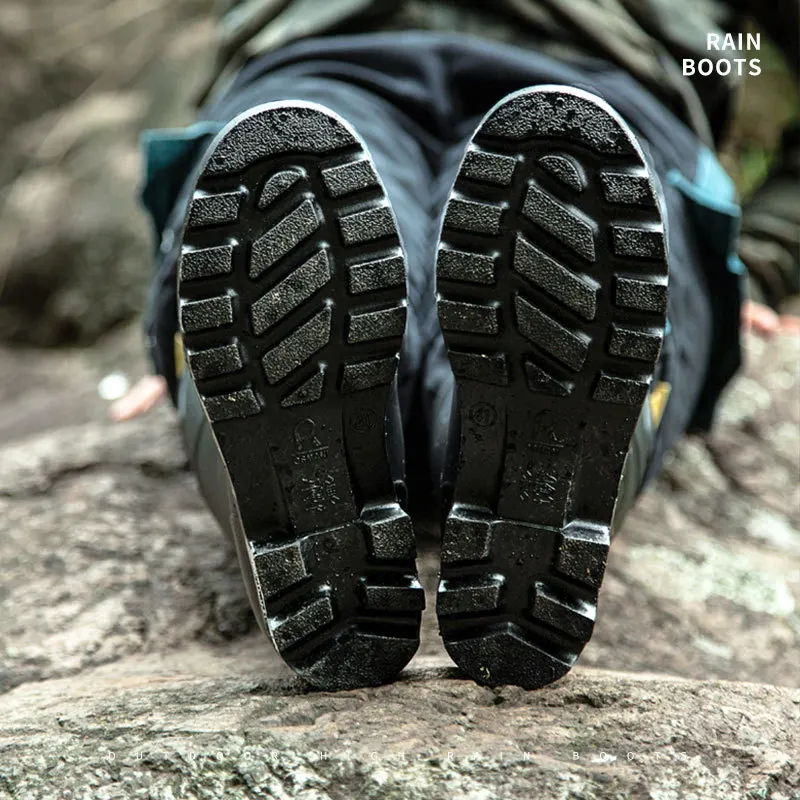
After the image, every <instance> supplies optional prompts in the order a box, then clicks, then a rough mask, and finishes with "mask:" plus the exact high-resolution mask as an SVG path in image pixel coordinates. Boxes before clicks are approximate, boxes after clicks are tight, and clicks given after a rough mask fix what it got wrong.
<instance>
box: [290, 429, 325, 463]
mask: <svg viewBox="0 0 800 800" xmlns="http://www.w3.org/2000/svg"><path fill="white" fill-rule="evenodd" d="M294 449H295V454H294V456H293V458H292V462H293V463H294V464H309V463H313V462H315V461H324V460H325V459H326V458H327V457H328V448H327V447H324V446H323V444H322V442H320V440H319V437H318V436H317V424H316V422H314V420H313V419H304V420H301V421H300V422H298V423H297V425H295V426H294Z"/></svg>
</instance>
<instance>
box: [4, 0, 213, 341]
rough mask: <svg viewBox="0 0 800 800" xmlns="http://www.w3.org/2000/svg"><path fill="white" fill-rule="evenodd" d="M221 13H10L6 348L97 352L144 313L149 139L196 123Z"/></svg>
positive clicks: (68, 8) (115, 5)
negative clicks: (141, 196)
mask: <svg viewBox="0 0 800 800" xmlns="http://www.w3.org/2000/svg"><path fill="white" fill-rule="evenodd" d="M210 5H211V0H144V1H143V2H139V3H129V2H107V1H106V0H4V2H3V3H2V4H0V148H2V158H1V159H0V241H2V243H3V247H2V249H1V250H0V340H8V341H15V342H25V343H32V344H37V345H52V344H63V343H73V342H80V343H86V342H91V341H94V340H95V339H97V338H98V336H100V335H101V334H103V333H105V332H106V331H107V330H109V329H110V328H112V327H113V326H114V325H117V324H118V323H120V322H122V321H124V320H127V319H130V318H131V317H133V316H134V315H136V314H138V313H139V311H140V309H141V307H142V304H143V301H144V296H145V290H146V286H147V284H148V282H149V278H150V274H151V271H152V267H151V264H150V261H151V259H150V254H151V252H152V248H153V243H152V241H151V234H150V231H149V229H148V224H147V221H146V220H145V217H144V214H142V213H141V212H140V211H139V209H138V204H137V198H136V194H137V193H136V186H137V185H138V184H139V182H140V174H141V166H142V165H141V158H140V152H139V141H138V140H139V132H140V131H141V130H142V129H143V128H147V127H156V126H163V125H171V124H183V123H184V122H186V121H187V120H189V119H190V117H191V111H190V108H189V102H188V100H189V98H190V96H191V95H192V93H193V92H194V90H195V89H196V88H197V85H198V84H199V82H200V81H201V80H202V78H203V72H204V69H203V66H202V64H204V63H205V61H206V59H207V58H210V54H209V49H208V43H209V40H210V37H211V31H212V28H211V23H210V21H209V20H207V19H205V18H204V16H203V15H204V12H206V11H207V10H208V9H209V8H210Z"/></svg>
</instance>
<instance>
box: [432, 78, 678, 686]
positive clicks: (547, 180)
mask: <svg viewBox="0 0 800 800" xmlns="http://www.w3.org/2000/svg"><path fill="white" fill-rule="evenodd" d="M483 151H487V152H490V153H493V154H502V155H504V156H506V157H507V158H509V159H512V160H513V163H514V165H515V166H514V170H513V174H512V177H511V179H510V180H509V182H508V183H503V182H502V181H500V180H498V172H497V164H498V162H496V161H495V160H492V159H482V158H480V157H476V155H474V154H475V153H476V152H477V153H479V152H483ZM501 163H506V162H501ZM507 163H509V164H511V163H512V162H511V161H509V162H507ZM482 170H483V172H484V174H481V172H482ZM656 196H657V195H656V190H655V187H654V184H653V182H652V180H651V178H650V175H649V173H648V168H647V166H646V164H645V161H644V157H643V154H642V152H641V149H640V148H639V146H638V144H637V142H636V140H635V137H634V136H633V134H632V133H631V132H630V130H629V129H628V128H627V127H626V126H625V124H624V123H623V122H622V120H621V119H620V118H619V117H618V115H617V114H616V113H615V112H613V111H612V110H611V109H610V108H609V107H608V106H607V105H606V104H605V103H604V102H603V101H601V100H599V99H598V98H595V97H593V96H591V95H589V94H587V93H585V92H582V91H580V90H576V89H570V88H566V87H540V88H537V89H532V90H525V91H522V92H519V93H517V94H516V95H513V96H511V97H510V98H508V99H506V100H505V101H503V102H502V103H500V104H498V106H496V107H495V109H493V110H492V111H491V112H490V113H489V115H487V118H486V119H485V120H484V122H483V123H482V124H481V126H480V127H479V129H478V131H477V133H476V135H475V137H474V141H473V143H472V144H471V145H470V146H469V148H468V155H467V156H466V158H465V160H464V166H463V167H462V170H461V172H460V173H459V176H458V178H457V179H456V183H455V187H454V189H453V193H452V195H451V199H450V204H449V206H448V208H447V210H446V211H445V221H444V227H443V234H442V242H441V244H440V249H439V255H438V259H437V285H438V293H439V315H440V321H441V323H442V329H443V332H444V336H445V341H446V343H447V347H448V352H449V356H450V361H451V365H452V368H453V371H454V373H455V376H456V380H457V383H458V390H459V391H458V397H459V400H460V404H461V413H460V421H461V426H460V427H461V453H460V457H459V459H458V472H457V475H456V477H455V485H454V487H453V489H452V493H453V501H454V502H453V506H452V508H451V510H450V512H449V515H448V518H447V520H446V523H445V527H444V532H443V541H442V571H441V582H440V586H439V592H438V597H437V610H438V613H439V621H440V629H441V632H442V636H443V638H444V642H445V645H446V647H447V649H448V651H449V652H450V654H451V655H452V657H453V658H454V659H455V661H456V663H457V664H458V665H459V666H460V667H461V668H462V669H463V670H464V671H465V672H466V673H467V674H468V675H470V676H471V677H472V678H474V679H475V680H477V681H479V682H481V683H486V684H489V685H497V684H502V683H515V684H518V685H520V686H523V687H526V688H536V687H539V686H543V685H545V684H547V683H550V682H551V681H554V680H557V679H558V678H560V677H561V676H563V675H564V674H565V673H566V672H567V671H568V670H569V669H570V668H571V666H572V664H573V663H574V662H575V660H576V659H577V658H578V656H579V654H580V652H581V650H582V649H583V647H584V645H585V644H586V642H587V641H588V640H589V637H590V636H591V633H592V629H593V626H594V621H595V614H596V604H597V594H598V590H599V588H600V585H601V582H602V579H603V574H604V571H605V565H606V559H607V556H608V550H609V545H610V528H611V523H612V516H613V510H614V505H615V501H616V493H617V488H618V482H619V477H620V474H621V470H622V465H623V461H624V457H625V454H626V452H627V448H628V446H629V443H630V439H631V437H632V435H633V431H634V428H635V425H636V422H637V419H638V417H639V412H640V410H641V407H642V404H643V403H644V402H645V400H646V397H647V393H648V390H649V384H650V381H651V379H652V375H653V372H654V370H655V365H656V362H657V359H658V357H659V353H660V349H661V343H662V340H663V336H664V328H665V324H666V308H667V274H668V270H667V264H666V247H665V241H664V228H663V224H662V219H661V216H660V211H659V208H658V204H657V202H656ZM493 209H494V211H493V212H492V213H491V214H490V213H489V211H490V210H493ZM473 307H480V308H491V309H493V310H494V311H495V312H496V314H497V320H498V325H497V332H496V333H494V332H493V335H492V336H491V338H487V335H486V334H487V331H486V322H485V317H484V316H480V315H479V314H478V313H476V312H473V311H471V310H470V309H472V308H473ZM481 313H482V314H484V315H485V312H481ZM492 330H493V331H494V328H493V329H492ZM492 475H494V476H495V477H494V478H492V477H491V476H492Z"/></svg>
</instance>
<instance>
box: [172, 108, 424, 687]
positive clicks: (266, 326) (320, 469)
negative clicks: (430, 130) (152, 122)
mask: <svg viewBox="0 0 800 800" xmlns="http://www.w3.org/2000/svg"><path fill="white" fill-rule="evenodd" d="M356 201H357V203H356ZM348 203H349V205H348ZM182 245H183V246H182V260H181V266H180V272H179V298H180V318H181V325H182V332H183V337H184V344H185V347H186V350H187V353H188V364H189V368H190V370H191V373H192V376H193V378H194V380H195V383H196V386H197V389H198V391H199V393H200V397H201V399H202V401H203V404H204V406H205V409H206V413H207V416H208V417H209V420H210V421H211V423H212V429H213V431H214V434H215V437H216V439H217V444H218V445H219V448H220V451H221V453H222V456H223V458H224V460H225V462H226V464H227V467H228V471H229V473H230V475H231V479H232V482H233V487H234V492H235V494H236V496H237V500H238V507H239V511H240V515H241V521H242V531H241V536H242V537H243V539H244V542H243V544H244V547H243V548H242V552H243V553H244V554H247V559H249V564H247V565H246V568H247V569H249V570H250V573H251V575H252V579H253V582H254V585H255V589H256V592H257V594H258V599H259V604H260V605H259V607H257V608H255V609H254V610H255V611H256V614H257V616H259V617H260V622H261V623H262V627H264V629H265V630H266V631H267V632H268V633H269V635H270V637H271V639H272V641H273V643H274V644H275V646H276V648H277V649H278V651H279V652H280V653H281V655H282V656H283V657H284V659H285V660H286V661H287V663H289V664H290V665H291V666H292V667H293V668H294V669H295V671H296V672H297V673H298V674H299V675H301V676H303V677H304V678H305V679H307V680H308V681H310V682H311V683H313V684H314V685H316V686H319V687H321V688H324V689H341V688H354V687H357V686H365V685H376V684H380V683H383V682H386V681H388V680H391V679H393V678H394V677H395V676H396V675H397V673H398V672H399V671H400V670H401V669H402V668H403V667H404V666H405V664H406V663H407V662H408V661H409V660H410V658H411V657H412V655H413V654H414V652H415V651H416V649H417V647H418V644H419V623H420V612H421V610H422V607H423V606H424V593H423V592H422V589H421V587H420V586H419V583H418V581H417V576H416V567H415V557H416V550H415V546H414V533H413V528H412V526H411V521H410V519H409V518H408V516H407V515H406V514H405V512H404V511H403V510H402V509H401V508H400V506H399V505H398V503H397V501H396V498H395V495H394V485H393V483H392V479H391V476H390V472H389V467H388V463H386V450H385V427H384V420H385V417H386V405H387V402H388V400H389V397H390V392H391V391H392V388H391V385H392V383H393V381H394V378H395V374H396V371H397V364H398V357H399V351H400V345H401V340H402V335H403V328H404V326H405V315H406V308H405V284H406V278H405V258H404V255H403V251H402V248H401V244H400V240H399V236H398V234H397V227H396V224H395V220H394V215H393V213H392V210H391V208H390V207H389V204H388V200H387V198H386V196H385V192H384V189H383V186H382V185H381V183H380V180H379V179H378V176H377V173H376V171H375V167H374V165H373V163H372V160H371V158H370V157H369V154H368V153H367V151H366V148H365V146H364V145H363V143H362V142H361V141H360V139H359V138H358V137H357V135H356V134H355V133H354V132H353V130H352V129H351V128H350V127H349V126H348V125H347V124H346V123H345V122H344V121H343V120H341V119H340V118H339V117H337V116H336V115H335V114H334V113H333V112H330V111H327V110H325V109H323V108H321V107H319V106H314V105H312V104H304V103H288V104H269V105H267V106H262V107H259V108H256V109H253V110H252V111H250V112H247V113H246V114H244V115H242V116H240V117H239V118H238V119H237V120H235V121H234V122H233V123H231V124H230V125H229V126H228V127H227V128H226V129H225V131H223V133H222V134H221V135H220V136H219V137H218V138H217V140H216V141H215V143H214V144H213V145H212V148H211V153H210V155H209V156H208V157H207V160H206V162H205V165H204V168H203V172H202V173H201V175H200V177H199V179H198V182H197V186H196V191H195V194H194V200H193V205H192V209H191V210H190V212H189V214H188V215H187V224H186V227H185V230H184V234H183V243H182ZM355 299H357V301H358V302H357V304H356V303H354V302H353V301H354V300H355Z"/></svg>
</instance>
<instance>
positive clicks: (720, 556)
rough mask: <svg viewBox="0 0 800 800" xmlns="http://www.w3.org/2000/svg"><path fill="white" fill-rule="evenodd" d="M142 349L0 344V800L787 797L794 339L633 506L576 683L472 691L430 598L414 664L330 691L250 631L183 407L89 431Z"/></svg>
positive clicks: (752, 371)
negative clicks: (294, 670)
mask: <svg viewBox="0 0 800 800" xmlns="http://www.w3.org/2000/svg"><path fill="white" fill-rule="evenodd" d="M134 341H135V337H134V336H133V335H130V336H128V335H127V334H126V335H125V336H123V337H121V338H119V339H117V340H115V341H113V342H111V343H110V344H109V345H108V347H107V349H106V350H104V351H102V352H100V353H97V354H94V355H92V356H87V355H86V354H84V353H80V352H75V353H73V354H67V355H65V356H63V357H62V358H61V360H60V362H59V363H58V364H55V363H52V364H50V363H49V362H47V364H41V363H40V364H39V365H38V366H37V363H36V362H35V360H32V359H30V358H29V357H28V358H23V357H22V356H21V354H19V353H14V352H0V367H2V368H3V369H4V374H12V375H13V374H17V375H21V376H24V380H23V381H15V380H12V381H9V382H8V383H7V384H5V385H3V387H2V388H0V419H4V418H5V416H6V414H5V412H6V411H9V412H10V414H11V418H12V419H17V420H20V423H19V424H18V425H16V426H15V425H11V424H9V425H0V441H2V440H5V444H3V445H2V446H1V447H0V450H1V452H0V563H2V565H3V571H2V573H0V798H1V797H14V798H40V797H41V798H97V797H102V798H124V797H142V798H158V799H159V800H160V799H161V798H164V800H166V799H167V798H217V797H219V798H222V797H232V798H288V797H299V798H304V800H316V799H317V798H320V799H321V798H331V799H332V800H339V798H342V800H344V798H401V797H402V798H406V797H408V798H423V800H424V799H425V798H438V797H447V798H450V799H452V798H469V799H470V800H490V799H491V798H495V797H502V798H505V797H525V798H527V797H537V798H573V799H578V798H580V799H581V800H588V799H589V798H592V799H594V798H598V799H599V798H627V797H633V798H640V797H641V798H653V800H678V799H679V798H684V797H691V798H725V799H726V800H727V799H728V798H752V800H755V799H756V798H774V800H781V799H783V800H786V799H787V798H792V799H793V800H794V799H795V798H800V769H799V766H798V759H797V753H798V752H800V692H798V691H797V689H796V687H797V685H798V676H799V675H800V616H799V615H798V610H797V603H798V599H800V499H799V497H798V481H797V475H798V467H799V466H800V402H798V401H799V399H800V397H799V394H798V393H799V392H800V376H798V363H799V357H800V346H799V345H798V343H797V341H796V340H795V341H792V340H780V341H777V342H775V343H772V344H768V345H765V344H764V343H761V342H759V341H756V340H751V341H750V343H749V350H750V364H751V366H750V367H749V368H748V371H747V373H746V374H745V375H743V376H742V377H741V378H740V379H739V380H738V381H737V383H736V385H735V386H734V388H733V390H732V391H731V392H730V394H729V396H728V398H727V400H726V403H725V408H724V411H723V416H722V424H721V426H720V428H719V430H718V432H717V433H716V435H715V437H714V438H713V439H712V440H711V441H709V442H705V441H703V440H700V439H691V440H686V441H684V442H683V443H682V444H681V446H680V447H679V448H678V450H677V452H676V453H675V455H674V457H673V458H672V459H671V460H670V463H669V465H668V467H667V470H666V472H665V474H664V476H663V477H662V479H661V480H660V481H659V482H658V484H657V485H656V486H655V487H653V488H652V490H651V491H650V492H648V493H647V495H646V496H645V497H643V498H642V500H641V502H640V504H639V506H638V507H637V509H636V510H635V511H634V513H633V514H632V515H631V517H630V518H629V520H628V521H627V522H626V524H625V526H624V529H623V531H622V533H621V534H620V537H619V538H618V539H617V540H616V541H615V543H614V547H613V548H612V557H611V561H610V566H609V574H608V578H607V580H606V582H605V585H604V588H603V592H602V595H601V604H600V610H599V623H598V626H597V632H596V635H595V637H594V639H593V641H592V642H591V644H590V645H589V647H588V648H587V650H586V652H585V653H584V656H583V658H582V660H581V663H580V666H579V667H578V668H576V669H575V670H574V671H573V672H572V673H571V674H570V675H569V676H568V677H567V678H565V679H564V680H562V681H561V682H559V683H558V684H556V685H554V686H551V687H548V688H546V689H543V690H541V691H538V692H534V693H525V692H523V691H521V690H518V689H514V688H503V689H499V690H490V689H485V688H480V687H477V686H476V685H474V684H473V683H471V682H469V681H466V680H463V679H462V678H460V677H459V675H458V673H457V672H456V671H455V669H454V668H452V667H451V666H450V665H449V662H448V661H447V658H446V656H445V655H444V654H443V651H442V648H441V645H440V643H439V640H438V637H437V635H436V630H435V621H434V619H433V617H432V615H431V613H430V610H431V609H432V600H430V599H429V612H428V613H427V615H426V620H425V631H424V637H423V639H424V641H423V646H422V648H421V651H420V655H419V656H418V657H417V659H416V660H415V661H414V662H412V664H411V666H410V667H409V669H408V670H407V671H406V673H405V674H404V677H403V679H402V680H401V681H399V682H398V683H396V684H395V685H393V686H388V687H382V688H379V689H370V690H360V691H354V692H346V693H342V694H338V695H333V694H326V693H317V692H310V691H308V689H307V688H306V687H304V686H303V685H301V684H300V683H299V682H298V681H297V680H296V679H295V678H294V677H293V675H292V674H291V673H290V672H289V671H288V670H287V669H286V668H285V667H284V666H283V665H282V664H281V662H280V661H278V660H277V658H276V657H275V656H274V655H273V653H272V651H271V648H270V646H269V645H268V643H267V642H266V641H264V640H263V639H262V637H261V635H260V633H258V632H257V631H255V630H254V628H253V622H252V620H251V617H250V613H249V610H248V607H247V603H246V599H245V595H244V590H243V588H242V586H241V581H240V578H239V575H238V568H237V566H236V563H235V558H234V556H233V554H232V553H231V552H230V550H229V549H228V547H227V545H226V543H225V540H224V539H223V538H222V537H221V536H220V534H219V533H218V531H217V530H216V528H215V525H214V523H213V521H212V520H211V518H210V517H209V515H208V514H207V512H206V511H205V510H204V508H203V505H202V502H201V500H200V499H199V497H198V496H197V493H196V491H195V488H194V481H193V478H192V476H191V475H190V474H189V473H187V472H186V470H185V467H184V458H183V455H182V452H181V447H180V443H179V440H178V437H177V435H176V433H175V431H174V429H173V423H172V420H171V413H170V412H168V411H167V410H162V411H160V412H158V413H157V414H155V415H153V416H151V417H149V418H146V419H143V420H139V421H136V422H134V423H131V424H129V425H124V426H118V427H111V426H110V425H108V424H107V423H104V422H102V421H101V414H102V404H101V403H100V401H99V400H97V399H96V398H92V396H91V387H92V386H93V385H94V383H92V384H90V386H89V388H87V386H86V382H87V381H92V382H96V380H97V378H98V377H99V376H101V375H102V374H103V372H104V371H105V370H107V369H109V368H110V367H111V366H112V365H113V364H114V363H115V362H116V361H117V360H118V359H120V358H122V357H123V355H124V353H125V352H127V351H128V349H129V348H130V347H132V346H133V343H134ZM48 365H49V366H48ZM139 369H141V364H137V365H136V366H135V367H134V372H135V371H136V370H139ZM20 383H23V384H24V386H21V385H19V384H20ZM26 407H27V408H35V409H38V412H37V414H34V415H33V416H32V417H31V420H32V421H31V422H29V423H28V425H27V427H26V426H24V425H22V422H21V420H22V419H23V417H24V413H23V409H24V408H26ZM56 410H58V413H56ZM51 411H52V413H51ZM72 421H74V422H76V423H79V424H72V425H71V424H69V423H70V422H72ZM34 428H38V429H39V430H38V432H37V431H36V430H34ZM423 567H424V570H423V571H424V574H425V576H426V584H427V586H428V588H429V589H430V588H431V587H432V586H433V584H434V581H435V559H434V557H433V555H432V554H430V553H426V555H425V556H424V557H423Z"/></svg>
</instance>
